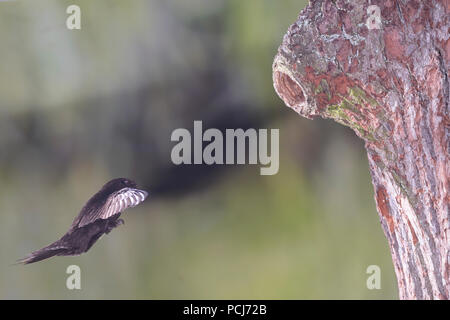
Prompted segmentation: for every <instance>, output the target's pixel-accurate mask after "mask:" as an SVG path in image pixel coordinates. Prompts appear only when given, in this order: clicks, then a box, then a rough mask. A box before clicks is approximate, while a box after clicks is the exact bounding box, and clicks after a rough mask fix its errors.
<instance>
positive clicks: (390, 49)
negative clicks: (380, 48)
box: [384, 28, 405, 60]
mask: <svg viewBox="0 0 450 320" xmlns="http://www.w3.org/2000/svg"><path fill="white" fill-rule="evenodd" d="M384 43H385V47H386V55H387V56H388V58H389V59H397V60H403V59H404V52H405V48H404V47H403V45H402V36H401V33H400V32H399V31H398V30H397V29H396V28H387V30H386V32H385V33H384Z"/></svg>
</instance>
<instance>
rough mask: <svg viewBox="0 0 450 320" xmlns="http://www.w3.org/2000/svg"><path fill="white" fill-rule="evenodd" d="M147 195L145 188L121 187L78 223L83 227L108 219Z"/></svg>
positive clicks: (137, 202) (142, 199)
mask: <svg viewBox="0 0 450 320" xmlns="http://www.w3.org/2000/svg"><path fill="white" fill-rule="evenodd" d="M147 196H148V193H147V192H146V191H144V190H139V189H134V188H123V189H120V190H119V191H116V192H114V193H112V194H111V195H110V196H109V197H108V198H107V199H106V201H105V203H104V204H103V205H102V206H100V207H98V208H96V210H92V211H90V212H88V213H86V214H85V215H83V216H82V217H81V219H80V221H79V222H78V223H77V225H78V227H83V226H85V225H87V224H90V223H93V222H94V221H96V220H98V219H108V218H110V217H112V216H113V215H116V214H118V213H120V212H122V211H124V210H125V209H127V208H132V207H135V206H137V205H138V204H139V203H141V202H142V201H144V200H145V198H147Z"/></svg>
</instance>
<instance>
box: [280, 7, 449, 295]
mask: <svg viewBox="0 0 450 320" xmlns="http://www.w3.org/2000/svg"><path fill="white" fill-rule="evenodd" d="M373 5H376V7H375V6H373ZM369 6H371V7H369ZM377 8H379V9H377ZM378 10H379V11H378ZM378 16H379V18H377V17H378ZM377 19H378V20H377ZM449 27H450V1H448V0H427V1H419V0H417V1H414V0H379V1H368V0H355V1H348V0H317V1H311V2H310V4H309V6H308V7H306V8H305V9H304V10H303V11H302V12H301V14H300V16H299V18H298V20H297V21H296V22H295V23H294V24H293V25H291V26H290V27H289V30H288V31H287V33H286V35H285V36H284V38H283V42H282V44H281V46H280V48H279V49H278V53H277V55H276V57H275V60H274V63H273V81H274V87H275V90H276V91H277V93H278V95H279V96H280V97H281V98H282V99H283V101H284V102H285V103H286V104H287V105H288V106H289V107H290V108H292V109H294V110H295V111H296V112H298V113H299V114H300V115H302V116H304V117H307V118H314V117H317V116H320V117H322V118H331V119H334V120H336V121H337V122H339V123H341V124H343V125H346V126H348V127H350V128H352V129H353V130H354V131H355V133H356V134H357V135H358V136H359V137H360V138H362V139H363V140H364V141H365V147H366V150H367V155H368V159H369V167H370V172H371V175H372V183H373V186H374V190H375V201H376V205H377V209H378V213H379V216H380V220H381V225H382V227H383V230H384V233H385V235H386V237H387V239H388V241H389V246H390V249H391V254H392V259H393V262H394V267H395V272H396V275H397V279H398V288H399V295H400V298H401V299H448V298H449V297H450V225H449V221H450V219H449V194H448V190H449V179H448V177H449V176H450V175H449V172H450V170H449V166H448V164H449V163H450V162H449V149H450V142H449V127H450V126H449V124H450V122H449V112H448V111H449V110H448V107H449V79H448V74H449V60H450V41H449Z"/></svg>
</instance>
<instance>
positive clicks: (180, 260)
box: [0, 0, 397, 299]
mask: <svg viewBox="0 0 450 320" xmlns="http://www.w3.org/2000/svg"><path fill="white" fill-rule="evenodd" d="M70 4H78V5H79V6H80V7H81V19H82V22H81V23H82V29H81V30H73V31H71V30H67V28H66V26H65V22H66V18H67V17H68V15H67V14H66V8H67V6H69V5H70ZM305 5H306V2H305V1H300V0H288V1H273V0H245V1H242V0H229V1H226V0H189V1H182V0H170V1H167V0H160V1H156V0H153V1H144V0H142V1H141V0H139V1H137V0H134V1H120V0H114V1H113V0H96V1H87V0H86V1H75V0H74V1H43V0H34V1H16V2H0V39H1V46H0V56H1V63H0V103H1V105H0V179H1V187H0V188H1V189H0V234H1V241H0V298H3V299H12V298H19V299H22V298H24V299H54V298H58V299H71V298H75V299H80V298H85V299H96V298H106V299H396V298H397V289H396V280H395V275H394V271H393V267H392V262H391V258H390V253H389V247H388V245H387V241H386V239H385V237H384V234H383V232H382V229H381V226H380V223H379V219H378V215H377V212H376V209H375V204H374V200H373V189H372V185H371V182H370V176H369V173H368V165H367V159H366V154H365V151H364V148H363V143H362V141H360V140H359V139H358V138H357V137H356V136H355V135H354V134H353V133H352V132H351V131H350V130H349V129H347V128H344V127H342V126H340V125H338V124H335V123H332V122H330V121H324V120H315V121H309V120H306V119H304V118H301V117H299V116H298V115H297V114H295V113H294V112H293V111H291V110H289V109H288V108H287V107H285V106H284V104H283V102H282V101H281V100H280V99H279V98H278V96H277V95H276V93H275V91H274V89H273V86H272V76H271V65H272V60H273V57H274V55H275V53H276V50H277V47H278V45H279V44H280V43H281V40H282V37H283V35H284V33H285V32H286V30H287V28H288V26H289V25H290V24H291V23H293V22H294V21H295V19H296V17H297V15H298V13H299V12H300V10H301V9H302V8H303V7H304V6H305ZM194 120H202V121H203V123H204V127H215V128H220V129H224V128H250V127H253V128H279V129H280V169H279V173H278V174H277V175H274V176H260V175H259V166H255V165H253V166H242V165H241V166H238V165H236V166H220V167H218V166H215V167H207V166H180V167H176V166H174V165H173V164H172V163H171V160H170V152H171V148H172V147H173V146H174V143H172V142H171V141H170V134H171V132H172V131H173V130H174V129H176V128H180V127H184V128H188V129H189V130H192V127H193V121H194ZM115 177H128V178H132V179H134V180H136V181H137V182H138V184H139V185H140V186H141V187H144V188H147V189H148V190H150V192H151V196H150V198H149V199H148V200H147V201H146V202H145V203H144V204H143V205H140V206H138V207H136V208H134V209H132V210H129V211H127V212H126V213H125V215H124V219H125V225H123V226H121V227H119V228H118V229H116V230H114V232H112V233H110V234H109V235H107V236H105V237H103V238H102V239H101V240H100V241H99V242H97V243H96V244H95V245H94V247H93V248H92V249H91V250H90V251H89V252H88V253H86V254H84V255H81V256H77V257H56V258H53V259H50V260H46V261H43V262H39V263H36V264H32V265H28V266H17V265H11V264H13V263H14V262H15V260H16V259H18V258H22V257H23V256H25V255H27V254H28V253H29V252H31V251H33V250H36V249H38V248H41V247H43V246H44V245H47V244H49V243H50V242H53V241H55V240H57V239H58V238H59V237H60V236H61V235H62V234H64V233H65V231H66V230H67V229H68V227H69V226H70V224H71V222H72V220H73V219H74V217H75V216H76V215H77V214H78V212H79V210H80V209H81V207H82V206H83V205H84V203H85V201H87V199H88V198H89V197H90V196H91V195H93V194H94V193H95V192H96V191H97V190H98V189H99V188H100V187H101V186H102V185H103V184H104V183H105V182H106V181H108V180H110V179H112V178H115ZM71 264H76V265H79V266H80V268H81V276H82V280H81V286H82V289H81V290H73V291H70V290H68V289H66V286H65V284H66V278H67V276H68V275H67V274H66V273H65V271H66V268H67V266H69V265H71ZM373 264H375V265H378V266H380V268H381V272H382V273H381V290H368V289H367V287H366V280H367V277H368V275H367V274H366V268H367V267H368V266H369V265H373Z"/></svg>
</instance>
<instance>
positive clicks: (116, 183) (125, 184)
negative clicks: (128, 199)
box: [102, 178, 137, 193]
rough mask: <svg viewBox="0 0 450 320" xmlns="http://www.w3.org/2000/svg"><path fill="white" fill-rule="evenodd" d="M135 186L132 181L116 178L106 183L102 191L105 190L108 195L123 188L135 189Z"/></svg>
mask: <svg viewBox="0 0 450 320" xmlns="http://www.w3.org/2000/svg"><path fill="white" fill-rule="evenodd" d="M136 186H137V184H136V182H134V181H133V180H130V179H127V178H117V179H113V180H111V181H109V182H107V183H106V184H105V185H104V186H103V188H102V190H105V191H106V190H107V191H108V193H112V192H115V191H118V190H121V189H123V188H136Z"/></svg>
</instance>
